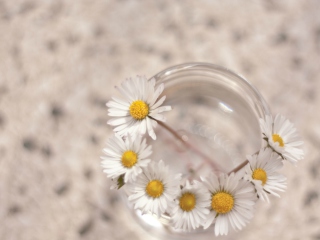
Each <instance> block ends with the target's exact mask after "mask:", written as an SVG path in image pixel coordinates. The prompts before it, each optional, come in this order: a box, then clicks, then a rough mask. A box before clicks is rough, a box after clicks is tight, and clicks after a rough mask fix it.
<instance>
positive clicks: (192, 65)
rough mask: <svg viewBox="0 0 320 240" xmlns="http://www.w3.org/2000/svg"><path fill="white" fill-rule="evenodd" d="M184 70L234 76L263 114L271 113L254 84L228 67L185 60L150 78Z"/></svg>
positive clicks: (167, 75) (158, 78)
mask: <svg viewBox="0 0 320 240" xmlns="http://www.w3.org/2000/svg"><path fill="white" fill-rule="evenodd" d="M186 70H204V71H209V72H210V71H215V72H217V73H221V74H225V75H229V76H231V77H234V78H236V79H237V80H239V81H240V82H241V83H242V84H243V85H244V86H246V88H247V89H249V90H250V91H251V94H252V96H253V97H254V98H255V100H256V103H257V104H258V105H259V106H260V109H261V110H262V113H263V115H264V116H266V115H271V111H270V108H269V106H268V104H267V102H266V101H265V99H264V98H263V96H262V95H261V93H260V92H259V91H258V90H257V88H256V87H255V86H253V85H252V84H251V83H250V82H249V81H248V80H247V79H246V78H244V77H243V76H242V75H240V74H238V73H236V72H234V71H232V70H230V69H229V68H226V67H222V66H219V65H216V64H213V63H206V62H186V63H182V64H178V65H174V66H171V67H168V68H166V69H164V70H162V71H160V72H158V73H157V74H155V75H154V76H153V77H151V78H155V79H156V81H157V82H158V81H161V80H164V79H166V78H169V76H170V75H172V74H175V73H179V72H183V71H186Z"/></svg>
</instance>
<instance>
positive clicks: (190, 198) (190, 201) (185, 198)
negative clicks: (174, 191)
mask: <svg viewBox="0 0 320 240" xmlns="http://www.w3.org/2000/svg"><path fill="white" fill-rule="evenodd" d="M179 205H180V208H181V209H182V210H183V211H186V212H189V211H191V210H192V209H194V207H195V206H196V197H195V196H194V194H192V193H184V194H183V195H182V196H181V198H180V200H179Z"/></svg>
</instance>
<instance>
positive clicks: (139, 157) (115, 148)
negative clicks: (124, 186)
mask: <svg viewBox="0 0 320 240" xmlns="http://www.w3.org/2000/svg"><path fill="white" fill-rule="evenodd" d="M103 152H104V153H105V155H106V156H103V157H101V158H102V162H101V165H102V167H103V168H104V172H105V173H106V174H107V176H108V177H109V178H112V179H116V180H117V179H118V177H120V176H121V175H123V174H124V182H125V183H126V182H128V181H134V180H135V179H136V176H137V175H138V174H140V173H141V172H142V168H143V167H146V166H147V165H148V163H149V162H150V159H147V158H148V157H149V156H150V155H151V153H152V150H151V146H148V145H147V143H146V140H145V139H142V137H141V136H140V135H137V136H136V137H135V138H132V137H131V136H130V135H128V136H127V138H126V139H125V140H123V139H122V138H121V137H120V136H119V135H118V134H115V136H114V137H112V138H110V139H109V140H108V142H107V147H106V148H104V149H103Z"/></svg>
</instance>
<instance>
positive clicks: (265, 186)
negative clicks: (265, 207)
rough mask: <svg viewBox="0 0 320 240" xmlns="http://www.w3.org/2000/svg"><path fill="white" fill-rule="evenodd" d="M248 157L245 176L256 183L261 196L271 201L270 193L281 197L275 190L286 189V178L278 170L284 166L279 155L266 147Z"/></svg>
mask: <svg viewBox="0 0 320 240" xmlns="http://www.w3.org/2000/svg"><path fill="white" fill-rule="evenodd" d="M247 159H248V161H249V163H248V164H247V165H246V167H245V172H246V173H245V176H244V178H245V179H247V180H249V181H251V182H252V183H253V184H254V185H255V187H256V190H257V194H258V196H259V198H260V199H261V200H263V201H267V202H269V198H268V193H270V194H273V195H275V196H277V197H280V196H279V194H277V193H276V192H275V191H281V192H283V191H284V189H286V178H285V177H284V176H283V175H281V174H279V173H278V172H277V171H278V170H280V169H281V168H282V166H283V163H282V161H281V159H280V157H279V155H278V154H277V153H275V152H273V151H272V150H271V149H270V148H265V149H261V150H260V151H259V153H258V154H255V155H253V156H247Z"/></svg>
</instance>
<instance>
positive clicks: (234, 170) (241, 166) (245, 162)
mask: <svg viewBox="0 0 320 240" xmlns="http://www.w3.org/2000/svg"><path fill="white" fill-rule="evenodd" d="M248 162H249V161H248V160H245V161H244V162H243V163H241V164H239V165H238V166H237V167H235V168H234V169H233V170H231V171H230V172H228V175H230V174H231V173H233V172H234V173H236V172H238V171H239V170H240V169H242V168H243V167H244V166H246V165H247V163H248Z"/></svg>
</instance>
